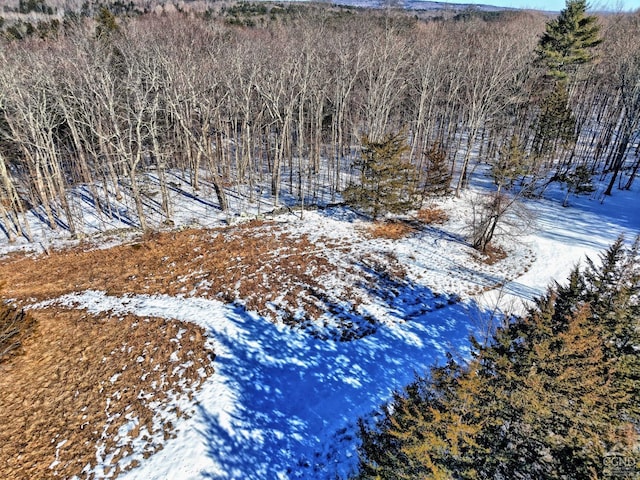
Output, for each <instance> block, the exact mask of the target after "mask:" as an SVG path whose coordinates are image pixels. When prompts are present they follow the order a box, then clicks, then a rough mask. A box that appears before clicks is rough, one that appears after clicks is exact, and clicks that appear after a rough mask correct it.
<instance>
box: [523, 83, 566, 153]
mask: <svg viewBox="0 0 640 480" xmlns="http://www.w3.org/2000/svg"><path fill="white" fill-rule="evenodd" d="M575 127H576V120H575V117H574V116H573V112H572V111H571V107H570V106H569V92H568V91H567V82H566V81H564V80H558V81H556V82H555V83H554V87H553V90H551V92H549V94H548V95H547V96H546V97H545V98H544V101H543V103H542V106H541V112H540V118H539V120H538V128H537V130H536V135H535V138H534V143H533V150H534V152H535V153H536V154H537V155H547V154H550V153H553V152H554V151H556V149H557V148H558V147H560V146H562V147H567V146H569V145H571V144H573V143H574V142H575Z"/></svg>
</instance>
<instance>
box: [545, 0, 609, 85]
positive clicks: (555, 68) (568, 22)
mask: <svg viewBox="0 0 640 480" xmlns="http://www.w3.org/2000/svg"><path fill="white" fill-rule="evenodd" d="M586 11H587V2H586V0H567V3H566V6H565V8H564V10H562V11H561V12H560V15H559V16H558V18H555V19H553V20H551V21H550V22H548V23H547V26H546V29H545V32H544V34H543V35H542V37H541V38H540V40H539V42H538V55H539V58H540V59H541V60H542V62H543V63H544V65H545V66H546V68H547V73H548V74H549V75H550V76H552V77H555V78H557V79H564V78H567V76H568V75H569V74H570V73H571V72H573V71H574V70H575V68H576V67H577V66H578V65H581V64H584V63H588V62H590V61H591V60H593V58H594V54H593V52H592V49H593V47H595V46H597V45H598V44H600V43H601V42H602V38H601V37H600V26H599V25H598V23H597V18H596V17H595V16H592V15H587V14H586Z"/></svg>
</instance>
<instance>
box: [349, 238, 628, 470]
mask: <svg viewBox="0 0 640 480" xmlns="http://www.w3.org/2000/svg"><path fill="white" fill-rule="evenodd" d="M639 252H640V240H638V241H636V242H635V244H634V245H633V246H631V247H630V248H627V247H626V246H625V244H624V241H623V240H622V239H619V240H618V241H617V242H616V243H615V244H614V245H613V246H612V247H611V248H610V249H608V250H607V251H606V252H605V253H604V254H603V255H602V259H601V260H602V262H601V265H600V266H596V264H595V263H594V262H591V261H590V262H588V266H587V268H586V269H585V270H580V269H577V268H576V269H574V271H573V272H572V273H571V275H570V277H569V282H568V283H567V284H566V285H558V284H556V285H555V286H554V287H553V288H550V289H549V291H548V293H547V294H546V295H545V296H543V297H542V298H540V299H538V300H537V301H536V304H535V306H534V307H532V308H531V309H530V310H529V312H528V313H527V314H526V315H524V316H523V317H521V318H518V319H515V320H514V321H512V322H511V323H508V324H507V325H505V326H504V327H502V328H499V329H497V330H496V331H495V333H494V334H493V335H492V337H491V339H490V341H489V342H487V343H485V344H483V345H481V344H479V343H478V342H476V341H475V340H473V339H472V359H471V360H470V361H469V362H468V363H467V364H466V365H460V364H458V363H456V362H455V361H453V359H452V358H451V357H449V362H448V363H447V365H446V366H445V367H440V368H433V369H432V370H431V374H430V376H429V377H427V378H419V379H418V380H416V382H414V383H413V384H412V385H411V386H409V387H408V388H407V389H405V391H404V392H403V393H401V394H398V395H396V396H395V397H394V400H393V402H392V404H391V406H390V407H389V408H386V409H385V411H384V414H383V419H382V420H381V421H380V422H379V423H378V424H377V425H376V426H374V427H371V426H369V427H363V428H362V430H361V436H362V439H363V443H362V448H361V471H360V476H359V477H358V478H362V479H387V478H389V479H390V478H469V479H471V478H473V479H480V478H522V479H556V478H567V479H581V478H603V476H604V474H605V472H604V468H605V464H604V461H603V460H604V458H605V455H606V454H607V452H609V451H611V450H612V449H613V448H615V449H616V452H622V454H623V455H624V456H625V458H628V459H631V460H632V461H634V460H635V461H636V462H638V461H640V455H639V454H638V452H637V450H636V449H635V446H636V445H637V442H638V427H639V425H640V415H639V407H638V405H637V399H638V398H639V397H640V391H639V388H640V374H639V372H640V364H639V362H640V360H639V358H638V357H640V356H639V355H638V354H637V346H638V345H640V337H639V336H640V324H639V322H640V296H639V295H638V293H640V256H639Z"/></svg>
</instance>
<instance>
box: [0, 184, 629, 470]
mask: <svg viewBox="0 0 640 480" xmlns="http://www.w3.org/2000/svg"><path fill="white" fill-rule="evenodd" d="M561 195H562V193H561V192H558V196H561ZM637 198H638V197H637V193H636V192H633V191H631V192H624V191H617V192H616V194H615V195H614V196H612V197H608V198H606V200H605V202H604V203H600V201H599V198H598V197H597V194H594V196H593V198H588V197H572V198H571V206H570V207H569V208H563V207H561V206H560V205H561V202H560V201H558V200H557V199H555V200H554V199H553V198H552V199H543V200H531V201H528V202H529V205H530V207H531V209H532V210H533V211H534V212H535V216H536V222H535V225H536V228H535V230H534V231H530V232H527V233H523V234H521V235H520V236H519V237H517V238H516V239H515V240H514V239H513V238H511V239H510V240H509V241H505V240H503V244H502V248H503V249H504V250H505V252H506V253H507V256H506V258H504V259H502V260H498V261H497V262H495V263H493V264H488V263H486V262H484V261H483V259H482V258H480V257H478V255H477V254H476V253H475V251H474V250H473V249H471V248H470V246H469V245H468V243H467V242H466V241H465V232H466V228H467V225H468V221H467V218H468V217H467V216H468V215H469V198H468V197H465V198H460V199H453V198H451V199H448V200H446V201H443V202H440V203H439V204H438V206H439V208H442V209H443V210H445V211H446V212H447V214H448V217H449V220H448V221H447V222H446V223H444V224H443V225H437V226H436V225H422V226H419V228H416V229H415V230H414V231H412V232H411V233H410V234H409V235H408V236H407V237H405V238H402V239H399V240H389V239H384V238H378V237H375V236H373V235H371V233H370V230H369V229H370V226H369V223H368V222H366V221H364V220H363V219H361V218H360V217H359V216H358V215H356V214H354V213H353V212H352V211H350V210H349V209H345V208H342V207H334V208H327V209H323V210H318V211H305V212H304V213H303V214H301V213H300V212H299V211H296V212H292V213H285V214H281V215H277V216H274V220H273V222H266V223H263V224H260V225H259V226H257V227H256V230H255V231H256V233H255V234H256V235H257V236H258V237H259V236H265V237H268V238H271V239H272V240H274V239H275V240H278V239H279V238H283V239H284V238H287V239H290V240H291V241H292V242H293V243H291V245H293V247H291V248H293V249H294V250H295V249H296V248H299V249H301V248H306V249H307V250H305V251H303V250H300V251H292V252H287V251H286V249H283V250H281V251H279V252H277V254H274V255H273V256H271V257H268V259H267V261H266V263H268V264H269V268H266V266H265V265H266V264H265V263H264V262H263V263H260V261H259V259H253V261H255V262H257V265H258V266H257V267H255V269H254V270H246V269H245V268H248V267H246V264H245V263H243V262H245V261H246V258H245V257H244V256H242V255H240V254H238V260H237V266H238V268H243V269H245V270H243V278H246V277H250V276H254V277H255V276H256V275H257V273H259V274H260V275H262V276H261V277H260V278H261V279H262V282H261V283H260V282H259V283H255V284H254V283H252V284H249V285H250V286H251V288H252V289H254V290H255V291H254V292H253V293H255V295H256V298H258V300H257V301H256V303H254V304H250V305H247V303H246V302H245V301H243V298H242V296H241V295H240V294H239V292H241V291H242V288H241V287H242V284H241V282H242V281H243V278H241V279H239V280H238V282H240V283H238V287H237V288H235V289H230V290H229V292H230V293H229V295H231V294H232V293H233V294H234V295H236V298H235V299H234V298H231V297H232V296H233V295H231V297H229V296H226V297H225V302H226V303H223V302H222V301H220V300H219V299H218V298H217V293H218V292H217V291H216V288H217V287H214V285H216V283H215V282H216V279H215V275H213V274H214V273H215V272H213V271H206V268H205V267H206V266H207V265H209V264H208V263H207V261H208V259H207V258H208V257H207V254H208V252H207V251H206V249H201V250H199V251H197V252H192V253H193V256H192V257H193V258H196V259H199V260H193V258H190V259H183V261H184V262H187V263H188V264H189V265H191V263H189V262H193V261H197V262H200V268H201V269H202V271H201V272H199V273H198V275H201V277H198V278H195V277H194V278H191V277H189V281H185V282H184V288H183V289H174V287H169V286H167V285H168V284H172V283H173V279H172V278H170V277H168V279H165V280H166V281H164V283H163V281H161V280H158V281H155V280H154V282H155V283H153V282H151V280H150V278H151V277H150V276H148V275H150V274H149V272H147V271H145V269H144V268H143V267H144V265H142V264H140V265H139V274H138V275H139V278H137V279H135V282H136V285H137V284H140V285H147V286H149V285H154V287H153V288H152V289H150V290H149V291H148V293H145V291H146V290H141V289H139V288H132V289H130V290H127V283H126V281H129V280H127V279H128V278H129V276H127V277H122V278H123V280H122V281H123V282H124V283H122V284H121V285H117V286H114V287H113V288H112V289H107V290H106V291H105V289H104V288H102V287H101V286H100V283H99V282H98V281H97V280H96V282H94V283H93V284H91V283H89V284H88V285H90V286H91V288H87V287H85V288H81V289H77V288H73V285H70V286H69V285H67V286H66V287H64V288H62V287H60V289H57V290H56V289H52V290H51V292H52V294H51V295H49V296H47V295H45V294H44V293H43V294H42V298H39V301H40V303H35V305H34V302H33V301H32V302H31V304H32V306H33V307H35V308H38V307H45V306H46V307H47V308H53V307H55V306H56V305H57V306H58V307H60V308H74V309H81V310H86V311H87V312H88V313H91V314H93V315H103V314H107V313H108V314H109V315H116V316H118V315H135V316H140V317H157V318H164V319H171V320H178V321H182V322H189V323H194V324H197V325H198V326H200V327H202V328H203V329H204V331H205V333H206V335H207V337H208V342H209V343H210V344H211V346H212V348H213V350H214V352H215V355H216V357H215V361H214V362H213V368H214V373H213V374H212V375H210V376H209V377H208V378H207V379H206V380H205V381H204V382H203V384H202V385H201V387H200V388H199V390H197V392H196V393H195V394H194V396H193V400H192V401H190V400H187V399H185V398H181V399H180V400H174V401H175V402H176V406H179V407H180V409H182V410H185V411H191V412H192V414H191V415H190V416H180V417H178V416H177V415H174V416H172V415H171V414H169V415H168V416H164V417H163V418H161V419H158V421H161V422H172V424H173V426H174V431H175V435H176V436H175V438H163V437H162V432H161V430H160V429H155V433H151V432H149V433H150V434H151V435H156V436H158V438H156V439H155V441H156V442H157V443H158V444H161V445H162V449H161V450H160V451H158V452H157V453H155V454H153V455H151V456H149V457H148V458H146V457H147V456H146V455H144V450H143V449H142V447H140V446H136V443H135V442H133V447H132V449H131V451H127V454H126V455H120V456H119V457H118V458H119V459H118V460H117V461H118V466H119V467H120V468H121V469H125V468H126V467H127V466H133V465H139V466H137V467H136V468H133V469H131V470H130V471H128V472H126V473H122V474H121V475H120V477H119V478H125V479H128V480H131V479H151V480H153V479H158V480H160V479H168V478H171V479H185V480H186V479H256V480H257V479H289V478H291V479H294V478H303V479H304V478H306V479H323V480H324V479H333V478H336V475H337V476H341V477H344V476H346V475H348V474H349V473H350V472H352V471H353V469H354V467H355V466H356V464H357V455H356V447H357V436H356V431H357V425H356V422H357V419H358V418H359V417H360V416H364V415H368V414H370V413H371V412H372V411H373V410H374V409H376V408H377V407H379V406H380V405H381V404H382V403H384V402H385V401H386V400H388V399H389V398H390V395H391V392H392V391H393V390H395V389H398V388H401V387H402V386H403V385H405V384H406V383H408V382H409V381H411V380H412V379H413V376H414V372H418V373H421V372H424V371H425V370H426V369H427V368H428V367H429V366H430V365H432V364H434V362H442V360H443V359H444V356H445V353H446V352H453V353H454V354H455V355H462V356H464V355H465V353H466V352H467V348H468V340H467V338H468V335H469V333H474V332H475V333H477V332H479V331H481V330H482V328H483V326H485V324H486V322H488V321H489V319H490V316H491V315H492V311H493V309H494V308H495V307H496V305H497V304H499V306H500V307H501V308H506V307H512V308H518V307H521V305H522V302H526V301H529V300H531V299H532V298H533V297H534V296H536V295H539V294H541V293H543V292H544V289H545V287H546V286H547V285H548V283H549V282H550V281H551V280H553V279H557V280H559V281H562V280H563V279H564V278H565V277H566V276H567V274H568V272H569V270H570V269H571V268H572V267H573V266H574V265H575V264H576V263H578V262H580V261H581V260H582V259H584V256H585V255H589V256H591V257H592V258H596V257H597V254H598V253H599V252H600V251H601V250H602V249H604V248H606V247H607V246H608V245H609V244H610V243H611V242H612V241H613V240H615V238H616V237H617V236H619V235H620V234H624V235H626V237H627V238H628V239H630V238H632V237H634V236H635V235H637V234H638V232H639V231H640V212H639V211H638V209H635V208H633V207H631V206H630V205H632V203H634V202H637ZM207 208H208V207H207ZM187 210H188V208H187V207H185V212H186V211H187ZM198 215H199V214H198ZM301 217H302V218H301ZM180 218H182V219H183V220H187V219H188V218H189V217H188V216H187V215H184V216H182V217H180ZM201 219H204V220H206V222H205V221H201V222H200V223H201V224H202V223H207V222H208V223H209V224H210V225H214V224H215V222H216V221H218V222H219V221H220V220H221V219H222V218H221V216H220V214H219V213H218V214H215V215H213V214H212V215H210V216H207V215H204V216H203V217H201ZM186 223H190V222H186ZM225 232H226V233H224V235H231V234H230V233H229V232H230V231H225ZM242 235H249V234H248V233H247V231H244V233H243V234H242ZM128 238H130V237H128ZM239 238H242V237H239ZM296 239H298V240H299V239H304V242H302V243H300V242H298V240H296ZM245 240H246V241H248V240H247V239H246V238H245ZM47 241H48V242H50V243H52V244H53V245H57V243H56V242H57V241H54V240H53V239H52V238H51V237H49V238H48V239H47ZM114 241H116V239H115V238H114ZM140 242H141V243H140V244H141V245H143V247H144V245H145V244H144V240H141V241H140ZM296 242H297V243H296ZM135 245H137V243H135ZM251 245H253V244H251ZM143 247H139V248H143ZM3 248H4V250H5V251H8V250H10V249H12V248H15V247H9V246H8V245H5V246H4V247H3ZM137 248H138V247H137ZM149 248H150V249H152V248H151V247H149ZM132 254H133V253H132ZM293 254H295V255H297V256H296V257H291V258H295V259H296V262H298V264H300V265H301V269H302V268H303V269H304V270H305V271H304V272H301V273H300V275H299V276H297V274H294V273H292V271H295V268H292V266H291V265H288V264H283V263H279V262H282V261H283V260H282V258H286V257H287V255H289V256H291V255H293ZM75 255H76V256H79V255H80V254H75ZM305 256H306V257H308V258H317V259H321V260H322V261H321V263H317V264H313V263H312V262H311V263H308V262H306V261H305V262H302V261H301V260H300V259H302V258H306V257H305ZM163 258H164V257H163ZM160 260H162V259H160ZM172 261H173V262H177V261H178V257H176V258H173V259H171V260H169V259H166V260H165V263H167V264H170V263H171V262H172ZM187 263H185V265H186V264H187ZM194 265H195V264H194ZM224 265H226V264H224ZM282 265H286V268H282V269H280V266H282ZM314 265H315V266H314ZM318 265H325V266H326V267H327V268H324V267H323V268H319V267H318ZM294 267H295V266H294ZM190 268H191V267H190ZM225 268H227V267H225ZM314 268H315V270H314ZM43 275H44V272H43ZM207 275H209V276H207ZM118 278H119V277H118ZM194 279H195V280H197V282H198V283H197V284H194V285H192V284H191V283H192V282H191V281H192V280H194ZM296 279H298V280H296ZM300 279H304V281H305V282H307V283H305V284H301V282H302V280H300ZM309 279H312V280H313V281H311V280H309ZM280 280H282V281H283V282H285V281H286V282H288V283H286V285H297V286H296V288H297V290H294V291H296V292H298V293H297V295H298V297H300V298H302V297H304V301H300V302H299V303H296V304H295V305H292V299H291V298H287V297H286V292H284V291H283V292H281V293H282V295H281V296H276V297H267V296H266V295H262V294H261V289H262V288H264V289H265V291H267V290H268V291H273V290H274V284H275V291H277V290H278V286H279V283H278V282H279V281H280ZM100 281H102V280H100ZM105 281H106V280H105ZM132 281H133V280H132ZM145 282H147V283H145ZM190 282H191V283H190ZM296 282H298V283H296ZM263 284H264V285H263ZM132 285H133V283H132ZM265 285H266V286H265ZM16 288H17V287H16ZM287 288H288V287H287ZM54 291H55V292H58V291H59V293H53V292H54ZM107 291H108V293H107ZM60 293H62V294H60ZM261 295H262V296H261ZM44 297H46V298H45V301H44V302H42V300H43V298H44ZM294 300H295V301H296V302H297V301H298V300H297V299H294ZM23 302H24V304H29V303H30V302H29V301H28V300H27V299H24V298H23ZM314 302H315V303H314ZM314 304H315V305H318V304H321V307H322V308H320V307H318V310H316V314H315V315H313V316H311V315H310V312H311V306H312V305H314ZM251 306H257V307H256V308H255V309H252V308H249V307H251ZM263 307H264V309H265V310H264V312H267V314H263V315H259V314H258V313H256V312H257V310H260V309H261V308H263ZM269 311H271V312H272V313H273V315H269V314H268V312H269ZM292 327H293V328H292ZM345 331H346V332H350V333H349V334H348V335H346V336H345V335H344V332H345ZM340 340H343V341H340ZM345 340H348V341H345ZM118 381H119V380H118V378H115V379H114V382H118ZM168 401H169V403H170V404H171V401H172V400H171V399H169V400H168ZM169 406H171V405H169ZM164 411H165V412H170V411H171V409H170V408H169V409H167V408H165V409H164ZM129 420H130V422H129V423H126V424H124V425H123V426H122V427H121V429H120V430H119V432H118V434H117V435H116V438H114V439H113V441H114V442H115V443H117V441H118V438H119V437H122V438H124V437H126V436H127V435H129V432H130V431H131V429H132V428H134V427H135V422H136V419H135V418H131V419H129ZM63 441H64V439H61V440H60V441H59V442H57V443H55V444H54V445H53V446H54V447H55V452H56V453H55V456H54V457H53V458H52V459H51V462H50V463H51V465H52V466H54V467H55V465H56V463H55V462H56V461H58V452H62V451H63V450H64V448H66V445H65V444H64V443H63ZM96 455H98V456H99V460H100V461H99V462H98V464H97V466H96V467H95V468H94V469H93V470H92V471H90V472H89V471H86V472H84V474H93V475H96V476H97V477H100V478H103V477H104V478H108V477H112V476H113V475H114V472H116V470H115V469H113V468H111V469H109V468H106V469H105V467H110V466H111V467H112V466H113V465H108V463H109V459H110V458H112V457H109V453H108V452H104V451H102V450H99V449H98V450H97V451H96ZM84 474H83V475H82V476H84Z"/></svg>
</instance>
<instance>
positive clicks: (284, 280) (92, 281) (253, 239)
mask: <svg viewBox="0 0 640 480" xmlns="http://www.w3.org/2000/svg"><path fill="white" fill-rule="evenodd" d="M317 250H318V249H317V247H316V246H315V245H314V244H313V243H311V242H310V241H309V240H308V238H307V237H305V236H302V237H295V238H294V237H291V236H289V235H287V234H285V233H283V232H282V231H280V230H279V229H278V228H277V226H276V225H273V224H267V225H264V224H262V223H260V222H252V223H249V224H245V225H243V226H238V227H227V228H224V229H217V230H185V231H182V232H171V233H157V234H152V235H148V236H147V237H145V238H143V239H140V241H139V242H137V243H133V244H129V245H123V246H118V247H114V248H110V249H108V250H82V249H81V248H76V249H72V250H64V251H54V252H51V254H50V255H49V256H47V257H40V258H37V259H34V258H29V257H24V256H23V257H10V258H7V259H4V260H3V261H0V278H3V279H5V280H6V281H7V285H8V286H7V288H6V289H5V290H6V291H5V294H6V295H7V296H9V297H11V298H15V299H16V301H17V302H18V303H20V304H25V303H28V302H32V301H34V300H44V299H48V298H53V297H58V296H60V295H63V294H66V293H70V292H73V291H82V290H87V289H96V290H104V291H106V292H107V293H108V294H110V295H123V294H125V293H136V294H144V293H147V294H153V293H158V294H167V295H176V294H185V295H194V296H201V297H209V298H218V299H220V300H223V301H226V302H232V301H237V300H241V301H242V302H243V303H244V304H245V305H246V307H247V308H248V309H250V310H254V311H257V312H259V313H260V314H262V315H265V316H267V317H273V315H274V313H273V311H272V310H271V309H269V308H267V304H269V303H271V302H274V301H275V300H277V299H280V300H282V297H283V296H286V297H287V298H286V300H287V302H288V303H287V304H286V307H283V308H286V309H288V312H287V313H291V314H293V313H294V312H295V311H296V310H298V309H300V308H304V306H305V303H304V299H303V297H304V296H302V295H300V293H301V292H302V291H304V290H308V289H307V286H308V285H311V286H317V278H318V276H320V275H322V274H325V273H327V272H329V271H330V270H331V265H330V264H329V262H328V261H327V260H326V259H325V258H324V257H323V256H322V255H319V254H317V253H314V252H316V251H317ZM280 303H281V304H282V305H283V306H284V305H285V302H280Z"/></svg>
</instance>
